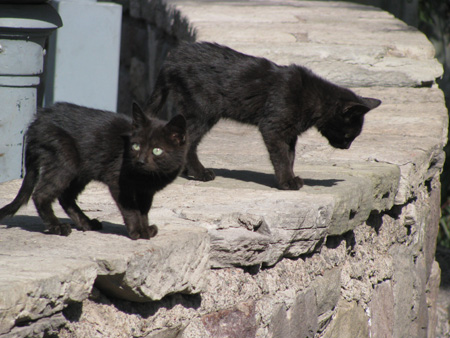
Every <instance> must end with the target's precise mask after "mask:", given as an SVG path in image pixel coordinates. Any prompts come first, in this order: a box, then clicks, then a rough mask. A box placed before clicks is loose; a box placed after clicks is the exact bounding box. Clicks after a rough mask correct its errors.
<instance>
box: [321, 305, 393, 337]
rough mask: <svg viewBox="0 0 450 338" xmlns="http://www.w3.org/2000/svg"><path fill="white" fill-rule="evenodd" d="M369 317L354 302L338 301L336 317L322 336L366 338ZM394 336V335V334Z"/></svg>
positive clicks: (367, 335)
mask: <svg viewBox="0 0 450 338" xmlns="http://www.w3.org/2000/svg"><path fill="white" fill-rule="evenodd" d="M368 322H369V318H368V317H367V316H366V314H365V312H364V309H363V308H362V307H360V306H359V305H358V304H357V303H356V302H347V301H345V300H344V301H340V302H339V304H338V310H337V313H336V317H335V318H334V320H333V322H332V323H331V327H330V328H329V329H327V330H326V331H325V333H324V335H323V337H324V338H346V337H354V338H367V337H369V328H368ZM394 337H395V336H394Z"/></svg>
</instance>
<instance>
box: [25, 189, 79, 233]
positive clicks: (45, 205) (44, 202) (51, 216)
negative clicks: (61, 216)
mask: <svg viewBox="0 0 450 338" xmlns="http://www.w3.org/2000/svg"><path fill="white" fill-rule="evenodd" d="M55 198H56V196H54V194H47V193H46V192H45V191H39V192H37V193H35V194H33V202H34V205H35V206H36V209H37V211H38V214H39V216H40V217H41V218H42V220H43V221H44V225H45V230H46V232H48V233H50V234H55V235H62V236H68V235H69V234H70V233H71V232H72V229H71V227H70V225H69V224H61V223H60V222H59V220H58V218H57V217H56V216H55V213H54V212H53V208H52V202H53V201H54V200H55Z"/></svg>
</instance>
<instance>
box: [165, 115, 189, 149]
mask: <svg viewBox="0 0 450 338" xmlns="http://www.w3.org/2000/svg"><path fill="white" fill-rule="evenodd" d="M166 129H167V130H168V132H169V137H170V139H171V140H172V141H173V142H175V143H176V144H178V145H183V144H184V143H186V119H185V118H184V116H183V115H181V114H178V115H176V116H175V117H173V118H172V119H171V120H170V121H169V122H168V123H167V124H166Z"/></svg>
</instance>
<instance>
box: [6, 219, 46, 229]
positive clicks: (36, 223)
mask: <svg viewBox="0 0 450 338" xmlns="http://www.w3.org/2000/svg"><path fill="white" fill-rule="evenodd" d="M2 224H4V225H6V226H7V227H8V228H22V229H23V230H26V231H30V232H44V223H42V220H41V218H40V217H38V216H20V215H19V216H12V217H8V218H5V219H3V220H2Z"/></svg>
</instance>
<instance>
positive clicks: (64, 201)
mask: <svg viewBox="0 0 450 338" xmlns="http://www.w3.org/2000/svg"><path fill="white" fill-rule="evenodd" d="M85 186H86V183H85V182H79V181H77V180H74V181H72V182H71V184H70V186H69V187H68V188H67V189H66V190H64V192H63V193H62V194H61V196H60V197H59V204H61V206H62V208H63V209H64V211H65V212H66V213H67V215H69V217H70V218H71V219H72V221H73V222H74V223H75V226H76V227H77V228H78V229H80V230H82V231H88V230H101V229H102V223H101V222H100V221H98V220H96V219H90V218H89V217H87V216H86V215H85V214H84V213H83V211H82V210H81V209H80V207H79V206H78V205H77V203H76V199H77V197H78V195H79V194H80V193H81V191H83V189H84V187H85Z"/></svg>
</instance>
